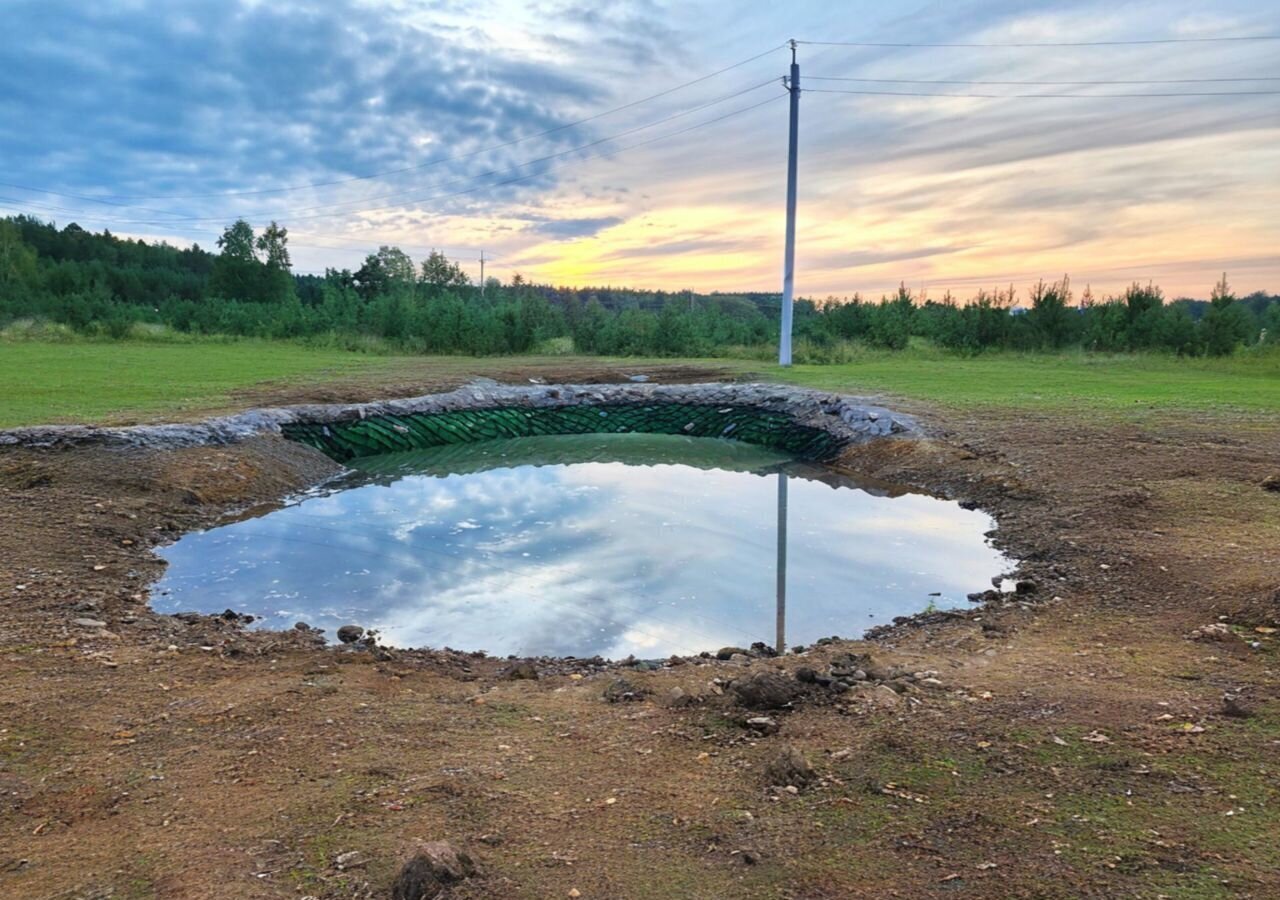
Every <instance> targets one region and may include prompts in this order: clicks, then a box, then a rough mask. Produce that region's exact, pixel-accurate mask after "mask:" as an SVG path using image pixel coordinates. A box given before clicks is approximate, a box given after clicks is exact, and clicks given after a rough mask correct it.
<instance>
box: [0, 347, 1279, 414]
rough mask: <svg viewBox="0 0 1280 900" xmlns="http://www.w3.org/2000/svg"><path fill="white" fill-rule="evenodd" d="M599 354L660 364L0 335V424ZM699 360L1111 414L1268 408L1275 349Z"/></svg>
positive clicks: (943, 401)
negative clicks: (286, 386) (1210, 355)
mask: <svg viewBox="0 0 1280 900" xmlns="http://www.w3.org/2000/svg"><path fill="white" fill-rule="evenodd" d="M610 362H612V363H618V364H620V365H621V367H622V368H623V370H624V371H625V369H626V367H627V366H628V365H639V364H641V363H653V362H660V361H657V360H625V361H620V360H600V359H583V358H579V357H566V356H546V357H533V358H522V359H512V358H494V359H467V358H463V357H406V356H379V355H369V354H361V353H352V352H349V351H344V350H338V349H318V348H311V347H305V346H302V345H298V344H292V343H272V342H263V341H231V342H226V341H200V340H194V341H191V342H185V343H166V342H159V341H133V340H130V341H120V342H114V343H113V342H97V341H79V340H72V341H45V340H13V341H6V340H0V428H9V427H15V426H19V425H31V424H40V423H55V422H122V421H136V420H139V419H159V418H164V417H165V416H179V415H184V414H185V415H188V416H190V415H194V414H198V413H204V412H209V411H215V410H225V409H228V408H235V407H237V406H242V405H246V404H248V403H249V401H247V400H245V399H243V398H237V397H235V396H234V395H235V393H236V392H237V391H243V390H245V389H248V388H252V387H254V386H257V385H261V384H263V383H264V382H277V383H278V382H286V383H288V382H292V383H323V382H331V381H339V380H347V381H349V380H352V379H353V378H360V379H362V380H368V382H369V383H370V384H371V385H376V384H377V383H378V381H379V380H380V379H385V380H386V381H387V382H388V383H390V382H393V381H399V382H400V383H402V384H403V383H404V382H405V381H413V380H415V379H430V378H440V377H442V376H450V375H461V374H481V373H483V372H485V371H498V370H505V371H511V370H513V369H519V368H520V367H522V366H526V365H540V366H544V367H551V368H565V367H570V366H573V365H575V364H577V363H586V364H589V365H592V364H601V363H610ZM665 362H679V361H678V360H665ZM683 362H687V361H683ZM705 362H708V363H709V364H711V365H714V366H717V367H719V368H722V369H728V370H730V371H732V372H735V373H739V374H741V375H743V376H746V375H751V374H755V375H758V376H759V377H761V378H764V379H771V380H780V381H788V382H793V383H795V384H801V385H806V386H809V387H816V388H822V389H827V390H836V391H846V392H850V393H860V392H862V393H878V394H884V395H887V396H889V397H895V398H903V399H907V400H916V401H923V402H927V403H937V404H940V405H944V406H951V407H962V408H981V407H992V406H995V407H1006V408H1023V409H1033V410H1035V409H1038V410H1059V411H1077V412H1086V413H1087V412H1099V413H1112V414H1116V413H1128V412H1137V411H1143V410H1151V409H1154V410H1170V411H1182V412H1205V413H1212V412H1219V411H1224V410H1227V411H1230V410H1239V411H1252V412H1277V411H1280V353H1278V352H1271V353H1256V352H1254V353H1243V354H1240V355H1238V356H1235V357H1231V358H1228V359H1176V358H1173V357H1168V356H1158V355H1107V356H1103V355H1091V354H1086V353H1079V352H1076V353H1063V354H1013V353H1001V354H989V355H984V356H980V357H977V358H972V359H969V358H964V357H959V356H954V355H950V354H947V353H943V352H939V351H937V350H933V349H930V348H928V347H920V346H913V347H912V348H911V349H909V350H907V351H904V352H901V353H891V352H887V351H873V350H861V351H856V352H854V354H853V359H852V361H848V362H841V363H837V364H832V365H797V366H795V367H794V368H791V369H787V370H784V369H780V368H778V367H777V366H775V365H771V364H767V363H760V362H755V361H749V360H722V359H717V360H706V361H705ZM374 392H375V393H376V391H374Z"/></svg>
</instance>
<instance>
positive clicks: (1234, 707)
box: [1222, 694, 1255, 719]
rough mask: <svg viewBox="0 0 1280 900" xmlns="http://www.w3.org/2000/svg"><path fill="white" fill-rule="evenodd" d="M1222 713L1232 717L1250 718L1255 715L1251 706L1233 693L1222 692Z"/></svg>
mask: <svg viewBox="0 0 1280 900" xmlns="http://www.w3.org/2000/svg"><path fill="white" fill-rule="evenodd" d="M1222 715H1224V716H1229V717H1230V718H1232V719H1252V718H1253V717H1254V715H1255V713H1254V710H1253V708H1252V707H1251V706H1249V705H1248V704H1246V703H1245V702H1244V700H1242V699H1241V698H1240V697H1237V696H1236V695H1235V694H1224V695H1223V697H1222Z"/></svg>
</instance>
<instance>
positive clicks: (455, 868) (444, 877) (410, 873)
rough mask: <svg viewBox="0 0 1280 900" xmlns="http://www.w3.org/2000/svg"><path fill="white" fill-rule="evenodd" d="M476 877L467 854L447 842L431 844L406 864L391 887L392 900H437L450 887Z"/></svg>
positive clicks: (474, 869) (419, 849)
mask: <svg viewBox="0 0 1280 900" xmlns="http://www.w3.org/2000/svg"><path fill="white" fill-rule="evenodd" d="M475 873H476V867H475V863H473V862H472V861H471V857H470V856H468V855H467V854H466V853H464V852H462V851H460V850H457V849H455V848H454V847H453V845H452V844H450V843H448V842H447V841H430V842H429V843H425V844H422V845H421V846H419V847H418V852H417V853H416V854H414V856H413V858H412V859H410V860H409V861H408V862H407V863H405V864H404V866H403V868H401V869H400V874H399V875H397V876H396V880H395V883H394V884H393V885H392V886H391V900H433V898H435V897H439V896H440V894H441V892H442V891H444V890H445V888H447V887H449V886H450V885H454V884H458V883H459V882H461V881H465V880H466V879H468V878H470V877H471V876H472V875H474V874H475Z"/></svg>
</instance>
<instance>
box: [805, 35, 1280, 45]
mask: <svg viewBox="0 0 1280 900" xmlns="http://www.w3.org/2000/svg"><path fill="white" fill-rule="evenodd" d="M1231 41H1280V35H1273V34H1259V35H1246V36H1241V37H1188V38H1148V39H1145V40H1131V41H1016V42H1007V43H1006V42H969V43H925V42H915V41H911V42H908V41H802V40H798V39H797V40H796V43H797V44H810V45H815V46H820V47H1127V46H1142V45H1147V44H1213V43H1225V42H1231Z"/></svg>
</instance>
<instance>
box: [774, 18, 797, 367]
mask: <svg viewBox="0 0 1280 900" xmlns="http://www.w3.org/2000/svg"><path fill="white" fill-rule="evenodd" d="M786 85H787V90H788V91H789V92H790V93H791V134H790V137H789V139H788V141H787V246H786V250H785V251H784V252H783V261H782V331H781V335H780V337H779V339H778V365H780V366H789V365H791V304H792V301H793V295H794V292H795V280H796V144H797V140H798V138H799V133H800V64H799V63H798V62H796V42H795V41H792V42H791V78H790V79H788V80H787V82H786Z"/></svg>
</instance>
